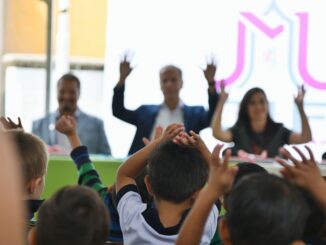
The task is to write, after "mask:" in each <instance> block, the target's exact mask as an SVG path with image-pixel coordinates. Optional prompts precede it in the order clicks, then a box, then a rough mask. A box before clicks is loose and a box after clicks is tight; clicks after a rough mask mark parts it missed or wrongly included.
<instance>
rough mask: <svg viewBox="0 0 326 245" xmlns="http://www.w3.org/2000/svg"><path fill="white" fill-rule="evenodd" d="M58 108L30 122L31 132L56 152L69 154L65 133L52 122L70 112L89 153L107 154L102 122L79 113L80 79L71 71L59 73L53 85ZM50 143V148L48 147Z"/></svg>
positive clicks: (107, 145) (109, 151) (108, 152)
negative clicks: (58, 129)
mask: <svg viewBox="0 0 326 245" xmlns="http://www.w3.org/2000/svg"><path fill="white" fill-rule="evenodd" d="M57 89H58V92H57V99H58V104H59V107H58V110H57V111H55V112H53V113H49V114H48V115H46V116H45V117H44V118H41V119H39V120H36V121H34V122H33V127H32V133H33V134H36V135H38V136H39V137H40V138H41V139H42V140H44V141H45V143H47V144H48V145H49V146H50V149H55V150H53V151H54V152H56V151H57V152H59V153H67V154H69V153H70V150H71V148H70V145H69V142H68V140H67V139H66V137H65V135H63V134H61V133H59V132H58V131H56V130H55V123H56V121H57V120H58V119H59V118H60V116H62V115H72V116H74V117H75V119H76V122H77V131H78V135H79V136H80V139H81V142H82V144H84V145H87V146H88V149H89V151H90V153H92V154H106V155H107V154H111V150H110V146H109V144H108V141H107V138H106V134H105V131H104V124H103V121H102V120H100V119H98V118H96V117H94V116H91V115H88V114H86V113H84V112H82V111H81V110H80V109H79V108H78V106H77V101H78V99H79V95H80V81H79V79H78V77H76V76H75V75H73V74H65V75H63V76H62V77H61V78H60V79H59V81H58V86H57ZM51 146H52V147H51Z"/></svg>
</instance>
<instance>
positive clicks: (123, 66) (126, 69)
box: [120, 53, 133, 81]
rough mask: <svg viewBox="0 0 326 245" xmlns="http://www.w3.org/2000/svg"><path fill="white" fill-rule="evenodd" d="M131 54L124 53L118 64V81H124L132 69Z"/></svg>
mask: <svg viewBox="0 0 326 245" xmlns="http://www.w3.org/2000/svg"><path fill="white" fill-rule="evenodd" d="M131 56H132V55H131V54H129V53H125V54H124V56H123V59H122V61H121V62H120V81H124V80H126V78H127V77H128V76H129V74H130V73H131V72H132V70H133V68H132V67H131V65H130V60H131Z"/></svg>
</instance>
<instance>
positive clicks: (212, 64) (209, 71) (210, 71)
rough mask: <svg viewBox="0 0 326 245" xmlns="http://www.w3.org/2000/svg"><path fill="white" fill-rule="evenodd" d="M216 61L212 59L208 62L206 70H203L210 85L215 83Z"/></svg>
mask: <svg viewBox="0 0 326 245" xmlns="http://www.w3.org/2000/svg"><path fill="white" fill-rule="evenodd" d="M216 63H217V62H216V59H214V57H213V56H212V57H211V59H210V60H209V61H208V62H207V64H206V68H205V69H203V72H204V76H205V78H206V80H207V82H208V83H210V82H214V78H215V73H216V69H217V68H216Z"/></svg>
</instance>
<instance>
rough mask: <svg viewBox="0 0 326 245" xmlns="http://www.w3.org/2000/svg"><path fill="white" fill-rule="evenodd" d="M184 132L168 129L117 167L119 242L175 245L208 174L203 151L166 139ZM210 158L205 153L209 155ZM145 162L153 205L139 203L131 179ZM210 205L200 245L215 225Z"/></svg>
mask: <svg viewBox="0 0 326 245" xmlns="http://www.w3.org/2000/svg"><path fill="white" fill-rule="evenodd" d="M183 131H184V127H183V125H182V124H171V125H169V126H168V127H167V128H166V129H165V131H164V133H163V135H162V136H161V137H160V138H158V139H156V140H153V141H152V142H151V143H149V144H148V145H146V146H145V147H144V148H142V149H141V150H139V151H138V152H136V153H135V154H134V155H132V156H131V157H130V158H129V159H128V160H126V161H125V162H124V163H123V164H122V165H121V166H120V168H119V170H118V172H117V179H116V189H117V200H118V204H117V209H118V212H119V217H120V225H121V230H122V232H123V236H124V244H174V243H175V241H176V238H177V235H178V232H179V229H180V226H181V224H182V223H183V220H184V218H185V217H186V215H187V213H188V211H189V210H190V208H191V207H192V205H193V202H194V200H195V198H196V196H197V194H198V192H199V190H200V189H201V188H202V187H203V186H204V185H205V183H206V181H207V174H208V162H207V161H206V159H207V158H206V156H207V151H206V148H205V147H202V146H200V147H193V148H190V147H184V146H180V145H178V144H175V143H173V142H172V141H171V140H172V139H174V138H175V137H176V136H178V135H179V134H180V133H182V132H183ZM208 154H209V155H210V153H209V152H208ZM147 163H148V166H147V167H148V176H146V177H145V183H146V186H147V189H148V191H149V192H150V193H151V194H152V195H153V199H154V206H155V207H151V206H148V205H146V204H144V203H143V202H142V200H141V196H140V194H139V193H138V190H137V187H136V184H135V177H136V176H137V174H138V173H139V172H140V171H141V170H142V169H143V168H144V167H146V165H147ZM217 218H218V209H217V207H216V206H214V207H213V208H212V210H211V212H209V218H208V221H207V223H206V226H205V229H204V235H203V237H202V240H201V244H209V243H210V241H211V239H212V237H213V235H214V233H215V231H216V226H217Z"/></svg>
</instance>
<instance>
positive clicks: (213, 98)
mask: <svg viewBox="0 0 326 245" xmlns="http://www.w3.org/2000/svg"><path fill="white" fill-rule="evenodd" d="M218 100H219V94H218V93H216V92H214V93H210V92H208V112H207V126H206V127H208V126H210V124H211V121H212V117H213V115H214V111H215V108H216V106H217V102H218Z"/></svg>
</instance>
